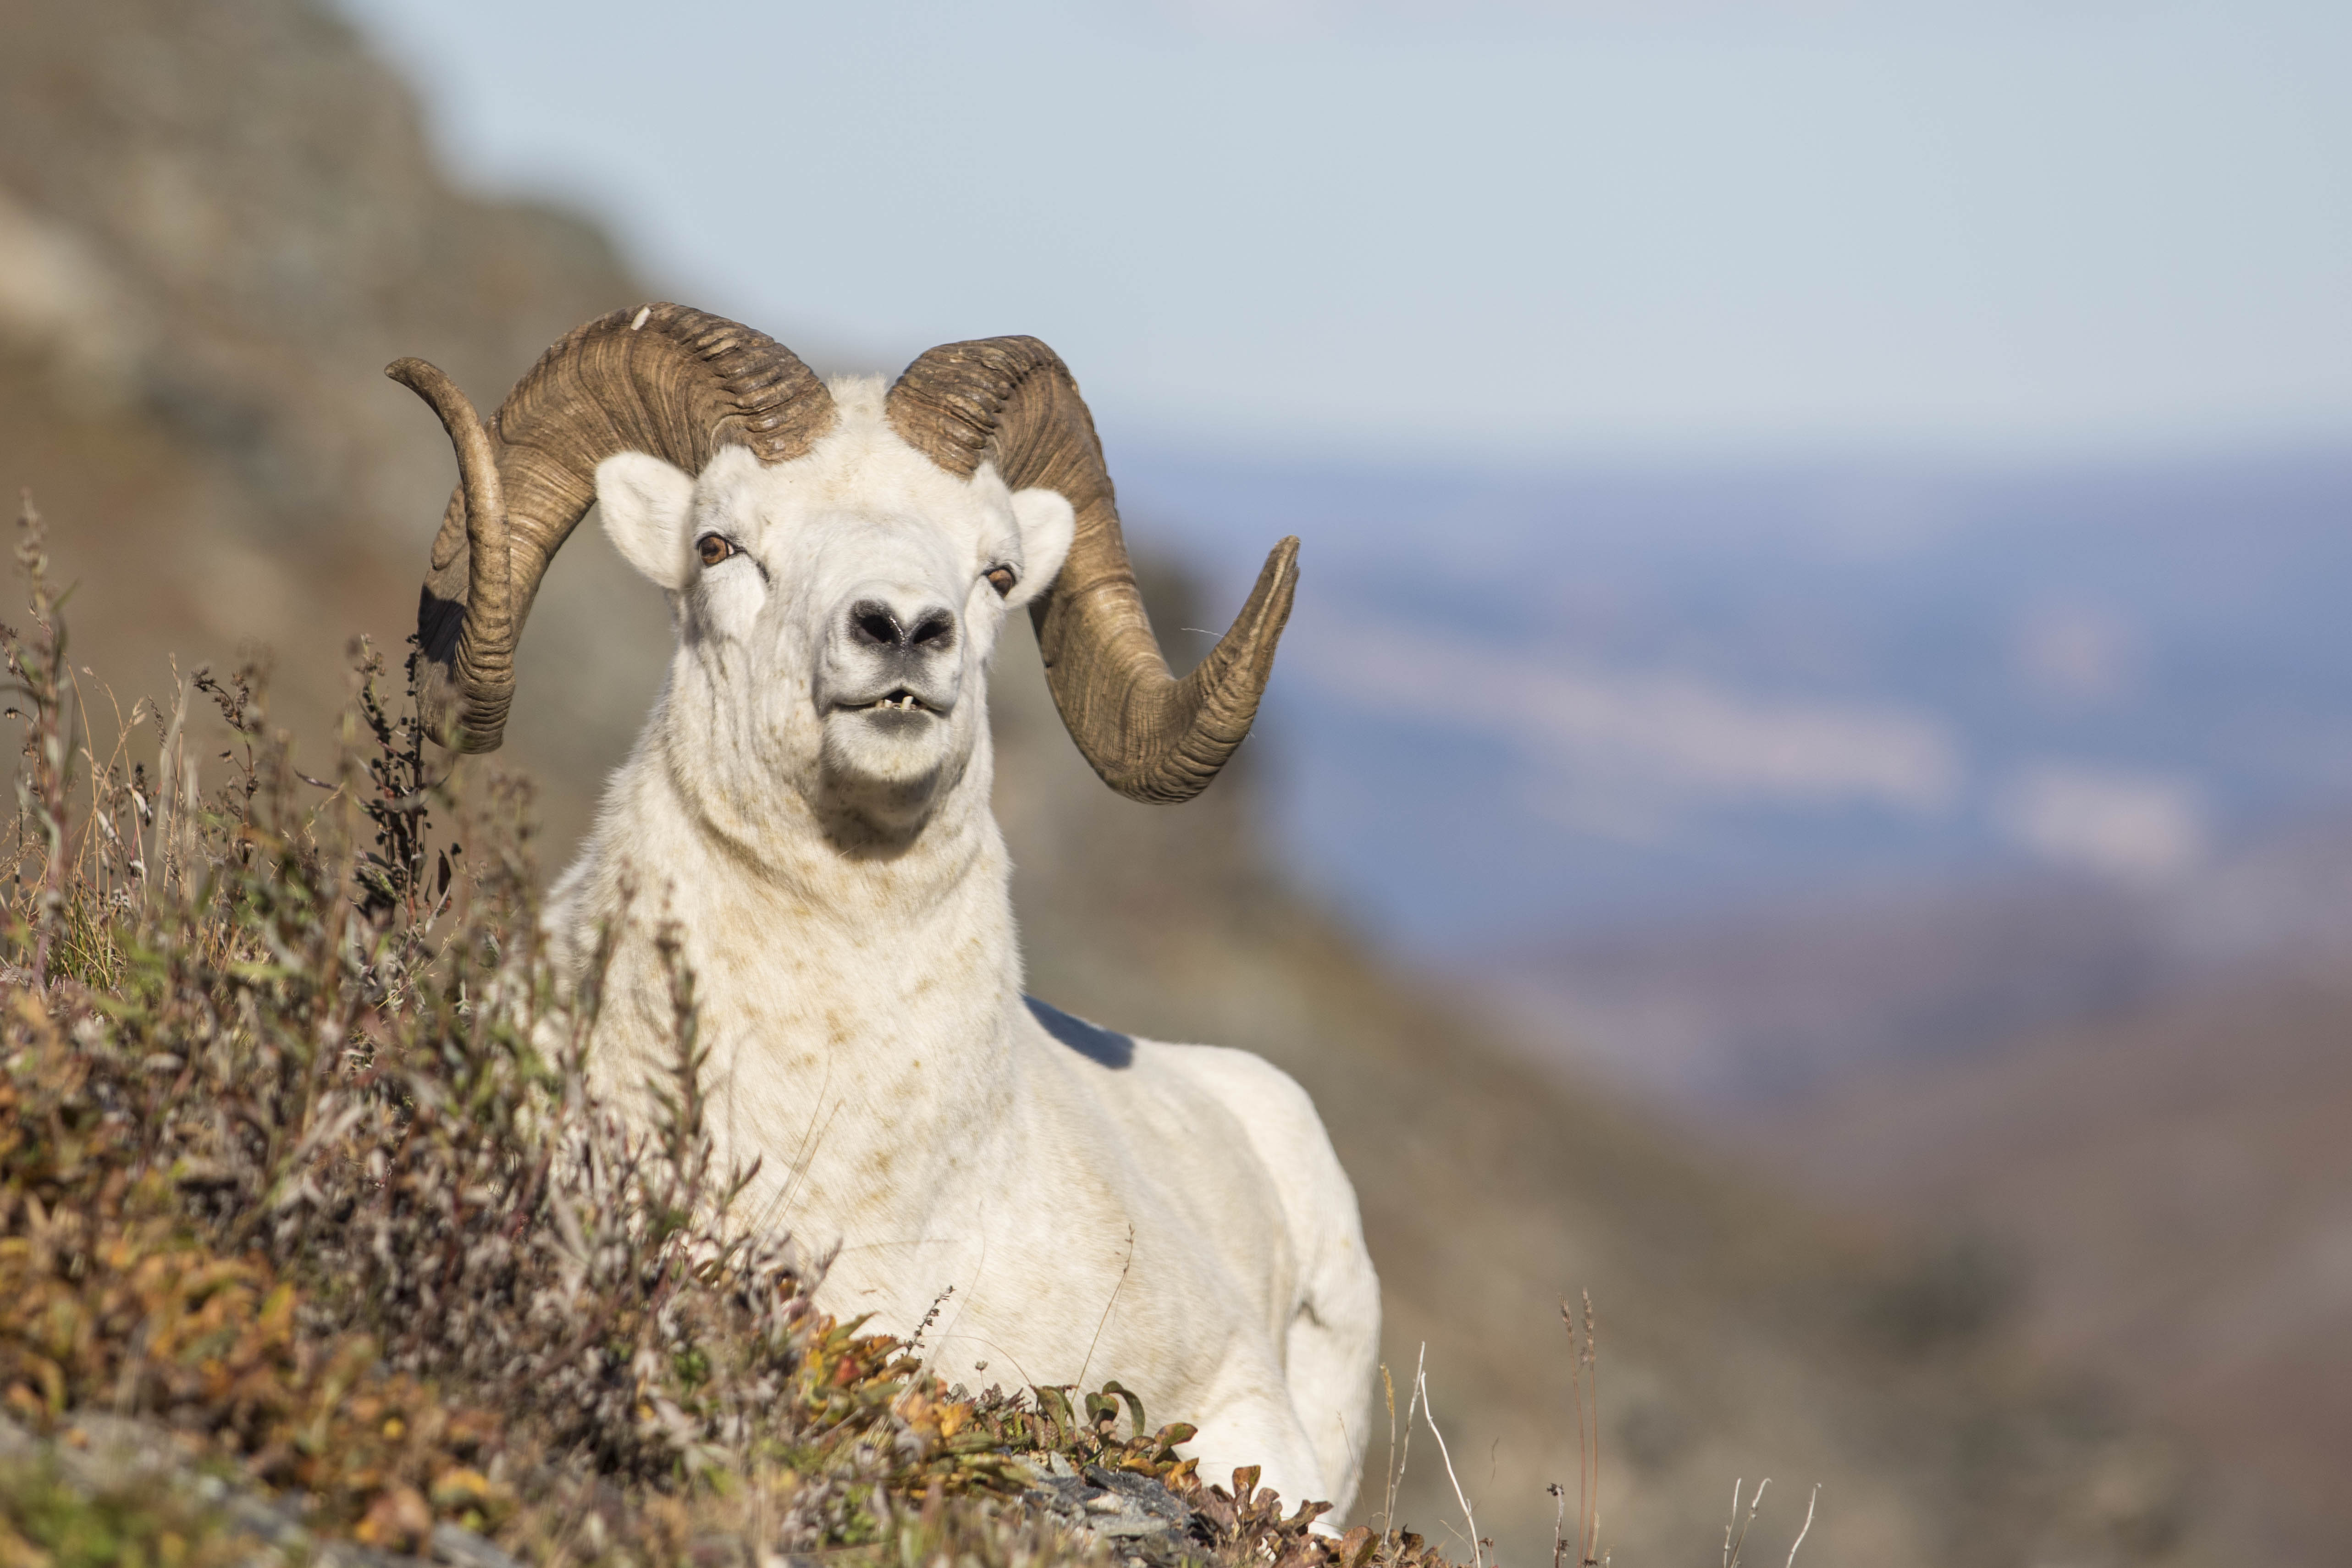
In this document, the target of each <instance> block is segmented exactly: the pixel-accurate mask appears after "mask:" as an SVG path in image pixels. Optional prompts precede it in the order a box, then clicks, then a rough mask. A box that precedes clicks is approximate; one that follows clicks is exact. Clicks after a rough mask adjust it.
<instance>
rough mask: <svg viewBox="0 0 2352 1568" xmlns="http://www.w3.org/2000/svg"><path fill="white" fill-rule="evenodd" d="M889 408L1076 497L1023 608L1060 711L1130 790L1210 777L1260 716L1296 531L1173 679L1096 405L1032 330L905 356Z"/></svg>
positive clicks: (953, 444) (967, 455) (938, 447)
mask: <svg viewBox="0 0 2352 1568" xmlns="http://www.w3.org/2000/svg"><path fill="white" fill-rule="evenodd" d="M886 407H887V411H888V414H889V418H890V424H891V427H892V428H893V429H895V430H897V431H898V434H899V436H900V437H903V438H904V439H905V440H906V441H907V443H908V445H909V446H912V447H915V448H916V449H917V450H918V451H920V452H922V453H923V454H924V455H925V456H927V457H929V458H930V459H931V460H932V461H933V462H935V463H937V464H939V465H940V467H941V468H945V469H947V470H948V471H949V472H950V473H952V474H955V475H957V476H959V477H961V478H970V477H971V475H973V474H975V473H977V472H979V470H980V467H981V465H982V464H983V463H993V464H994V465H995V466H996V471H997V473H998V475H999V476H1000V477H1002V478H1003V480H1004V482H1005V484H1006V486H1007V487H1008V488H1010V489H1015V490H1023V489H1033V488H1041V489H1053V490H1057V491H1059V492H1060V493H1061V494H1062V495H1063V496H1064V497H1065V498H1066V499H1067V500H1068V501H1069V503H1070V505H1071V507H1072V509H1073V510H1076V513H1077V532H1076V538H1074V539H1073V540H1072V542H1071V544H1070V554H1069V559H1068V560H1067V561H1066V563H1064V564H1063V567H1062V573H1061V575H1060V576H1059V577H1057V578H1055V581H1054V584H1053V585H1052V586H1051V587H1049V588H1047V589H1046V590H1045V593H1044V594H1042V595H1039V596H1038V597H1037V598H1035V599H1034V600H1032V601H1031V603H1030V612H1029V613H1030V615H1031V616H1032V617H1034V621H1035V624H1036V628H1037V647H1038V649H1039V651H1040V652H1041V653H1043V654H1044V656H1045V680H1046V684H1047V685H1048V686H1049V687H1051V688H1052V689H1053V693H1054V704H1055V707H1056V708H1058V709H1060V710H1061V713H1062V722H1063V723H1064V724H1065V725H1066V726H1067V727H1068V729H1069V731H1070V738H1071V739H1072V740H1073V741H1076V742H1077V745H1078V750H1079V751H1080V752H1083V753H1085V755H1086V759H1087V762H1089V763H1093V764H1094V769H1095V772H1096V773H1099V774H1101V775H1102V779H1103V782H1104V783H1106V784H1109V785H1110V786H1111V788H1113V789H1115V790H1117V791H1118V792H1119V794H1121V795H1127V796H1129V797H1130V798H1132V799H1135V800H1148V801H1163V802H1175V801H1183V800H1190V799H1192V797H1193V796H1194V795H1198V794H1200V793H1201V792H1202V790H1204V789H1206V788H1208V786H1209V781H1210V780H1212V779H1213V778H1215V777H1216V776H1217V770H1219V769H1220V768H1222V767H1223V766H1224V765H1225V763H1226V760H1227V759H1229V758H1230V757H1232V755H1233V754H1234V750H1235V749H1236V748H1238V747H1239V746H1240V745H1241V743H1242V742H1243V740H1244V738H1245V737H1247V735H1248V734H1249V730H1250V723H1251V721H1253V720H1254V719H1255V718H1256V716H1257V705H1258V700H1259V699H1260V698H1261V697H1262V696H1264V695H1265V683H1266V679H1267V677H1268V676H1270V675H1271V674H1272V673H1273V670H1274V648H1275V644H1276V641H1277V640H1279V639H1280V637H1281V636H1282V627H1283V623H1284V622H1286V621H1287V620H1288V619H1289V618H1290V605H1291V598H1292V596H1293V595H1294V594H1295V593H1296V592H1297V586H1298V541H1297V539H1295V538H1294V539H1286V540H1284V541H1283V542H1281V543H1279V544H1277V545H1276V546H1275V547H1274V551H1273V552H1272V553H1271V554H1269V555H1268V556H1267V557H1266V558H1265V569H1264V570H1263V571H1261V572H1260V573H1259V574H1258V579H1257V586H1256V587H1255V589H1253V590H1252V591H1251V593H1250V596H1249V602H1248V603H1247V604H1245V605H1243V606H1242V612H1241V615H1240V616H1238V617H1236V618H1235V619H1234V624H1233V626H1232V628H1231V629H1230V630H1228V631H1227V632H1226V633H1225V635H1224V636H1223V637H1221V638H1220V639H1218V642H1217V646H1216V647H1215V648H1214V649H1213V650H1212V651H1211V652H1210V654H1209V657H1208V658H1204V659H1202V661H1201V663H1200V664H1199V666H1198V667H1196V668H1194V669H1193V670H1192V673H1191V674H1189V675H1187V676H1186V677H1185V678H1184V679H1181V680H1178V679H1175V678H1174V677H1173V676H1171V674H1170V673H1169V669H1168V660H1167V658H1165V657H1164V656H1163V655H1162V654H1161V653H1160V642H1159V639H1158V638H1157V637H1153V636H1152V634H1151V622H1150V618H1149V617H1147V616H1145V615H1144V613H1143V599H1142V596H1141V595H1139V594H1138V593H1137V592H1136V588H1135V569H1134V567H1133V565H1132V564H1131V563H1129V559H1128V554H1127V541H1126V538H1125V536H1124V535H1122V534H1121V532H1120V531H1119V525H1118V503H1117V501H1116V500H1115V499H1114V497H1113V495H1112V491H1111V482H1110V474H1109V471H1108V469H1107V468H1105V466H1104V464H1103V455H1102V443H1101V442H1100V441H1099V440H1098V439H1097V437H1096V436H1095V423H1094V417H1093V416H1092V415H1090V414H1089V413H1087V405H1086V402H1085V400H1084V399H1082V398H1081V397H1080V396H1079V395H1078V385H1077V383H1076V380H1074V379H1073V378H1072V377H1071V375H1070V372H1069V367H1067V366H1066V365H1065V364H1063V363H1062V361H1061V358H1060V356H1059V355H1057V354H1055V353H1054V351H1053V350H1052V349H1049V348H1047V347H1046V346H1045V344H1044V343H1041V342H1038V341H1037V340H1036V339H1035V338H983V339H981V340H978V341H976V342H966V343H946V344H942V345H941V346H940V347H939V348H935V349H932V350H931V351H930V352H929V353H926V354H924V355H923V356H922V357H921V358H919V359H918V360H917V361H915V363H912V364H910V365H908V367H907V369H906V372H905V374H902V375H900V376H899V377H898V382H897V384H895V385H893V386H892V387H891V388H890V394H889V398H888V400H887V405H886Z"/></svg>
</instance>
